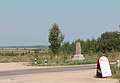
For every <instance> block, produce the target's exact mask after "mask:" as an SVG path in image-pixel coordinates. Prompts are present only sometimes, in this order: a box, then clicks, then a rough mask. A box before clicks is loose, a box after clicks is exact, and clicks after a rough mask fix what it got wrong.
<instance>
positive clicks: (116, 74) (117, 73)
mask: <svg viewBox="0 0 120 83" xmlns="http://www.w3.org/2000/svg"><path fill="white" fill-rule="evenodd" d="M111 67H112V74H113V78H117V79H118V83H120V68H117V66H116V65H111Z"/></svg>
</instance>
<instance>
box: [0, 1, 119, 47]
mask: <svg viewBox="0 0 120 83" xmlns="http://www.w3.org/2000/svg"><path fill="white" fill-rule="evenodd" d="M55 22H56V23H57V24H58V26H59V27H60V30H61V32H62V33H63V34H64V35H65V41H70V42H71V41H74V40H76V39H78V38H80V39H87V38H89V39H91V38H93V37H94V38H97V37H99V36H100V35H101V33H103V32H106V31H115V30H119V31H120V29H119V24H120V0H0V46H16V45H17V46H21V45H48V44H49V43H48V33H49V29H50V28H51V27H52V25H53V23H55Z"/></svg>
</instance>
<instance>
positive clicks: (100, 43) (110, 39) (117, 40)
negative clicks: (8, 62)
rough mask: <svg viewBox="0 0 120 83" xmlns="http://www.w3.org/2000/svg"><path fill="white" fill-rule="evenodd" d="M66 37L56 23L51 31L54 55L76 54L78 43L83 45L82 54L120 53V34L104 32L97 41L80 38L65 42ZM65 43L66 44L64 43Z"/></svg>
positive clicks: (51, 46)
mask: <svg viewBox="0 0 120 83" xmlns="http://www.w3.org/2000/svg"><path fill="white" fill-rule="evenodd" d="M64 37H65V36H64V35H63V34H62V33H61V31H60V28H59V26H58V25H57V24H56V23H54V24H53V26H52V28H51V29H50V30H49V38H48V39H49V43H50V46H49V48H50V50H51V51H52V52H53V53H54V54H58V53H63V54H75V45H76V42H78V41H79V42H80V43H81V48H82V53H83V54H84V53H85V54H88V53H97V52H103V53H105V52H111V51H112V50H114V51H118V52H120V32H119V31H111V32H104V33H102V34H101V36H100V37H98V38H97V39H94V38H92V39H87V40H83V39H80V38H78V39H77V40H75V41H73V42H69V41H64ZM63 41H64V42H63Z"/></svg>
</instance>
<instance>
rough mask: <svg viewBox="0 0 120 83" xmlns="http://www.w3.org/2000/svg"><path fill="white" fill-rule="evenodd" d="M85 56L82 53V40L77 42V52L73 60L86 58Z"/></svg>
mask: <svg viewBox="0 0 120 83" xmlns="http://www.w3.org/2000/svg"><path fill="white" fill-rule="evenodd" d="M84 59H85V58H84V56H83V55H82V54H81V45H80V42H77V43H76V54H75V55H74V57H73V60H84Z"/></svg>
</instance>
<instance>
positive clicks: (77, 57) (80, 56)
mask: <svg viewBox="0 0 120 83" xmlns="http://www.w3.org/2000/svg"><path fill="white" fill-rule="evenodd" d="M84 59H85V58H84V56H83V55H82V54H75V55H74V57H73V60H84Z"/></svg>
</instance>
